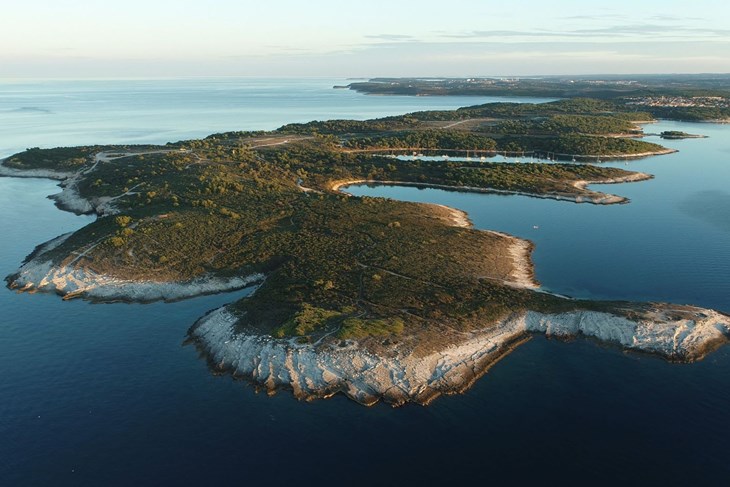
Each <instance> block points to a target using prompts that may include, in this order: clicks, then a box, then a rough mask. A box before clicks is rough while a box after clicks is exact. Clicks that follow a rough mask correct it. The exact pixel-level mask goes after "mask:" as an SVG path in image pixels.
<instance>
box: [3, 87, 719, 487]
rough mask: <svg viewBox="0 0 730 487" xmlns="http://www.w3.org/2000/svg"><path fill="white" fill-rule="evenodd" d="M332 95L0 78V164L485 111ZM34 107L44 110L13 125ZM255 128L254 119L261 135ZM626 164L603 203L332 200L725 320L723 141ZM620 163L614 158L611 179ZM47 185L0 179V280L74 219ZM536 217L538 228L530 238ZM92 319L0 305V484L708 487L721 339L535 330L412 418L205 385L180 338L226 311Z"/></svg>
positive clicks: (430, 194)
mask: <svg viewBox="0 0 730 487" xmlns="http://www.w3.org/2000/svg"><path fill="white" fill-rule="evenodd" d="M342 83H343V80H309V81H304V82H299V81H292V80H207V81H206V80H193V81H191V80H184V81H134V82H129V81H126V82H120V81H115V82H110V81H105V82H102V81H97V82H32V83H31V82H22V83H21V82H14V83H9V82H6V83H0V124H1V125H2V128H3V130H2V131H0V155H7V154H9V153H11V152H13V151H14V150H18V149H22V148H24V147H27V146H53V145H59V144H67V145H73V144H79V143H90V142H105V143H108V142H119V141H127V142H165V141H167V140H177V139H180V138H185V137H191V136H202V135H205V134H207V133H208V132H214V131H219V130H235V129H242V128H245V129H252V128H272V127H274V126H277V125H280V124H283V123H286V122H288V121H304V120H308V119H311V118H338V117H357V118H367V117H371V116H381V115H388V114H395V113H401V112H405V111H409V110H415V109H430V108H451V107H456V106H459V105H465V104H474V103H479V102H483V101H485V100H484V99H473V98H470V99H466V100H465V99H463V98H428V99H425V98H400V97H393V98H390V97H387V98H386V97H366V96H362V95H357V94H354V93H351V92H348V91H342V90H330V89H329V87H330V86H331V85H333V84H342ZM24 107H25V108H32V107H36V108H39V109H43V110H47V111H42V110H21V109H22V108H24ZM259 122H260V123H259ZM659 129H680V130H686V131H689V132H695V133H697V132H699V133H704V134H707V135H710V136H711V137H710V138H708V139H699V140H684V141H672V142H667V145H671V146H673V147H677V148H679V149H680V151H681V152H679V153H677V154H674V155H670V156H663V157H656V158H651V159H646V160H643V161H637V162H632V163H630V166H629V167H630V168H631V169H638V170H642V171H646V172H650V173H652V174H655V175H656V178H655V179H654V180H652V181H649V182H643V183H635V184H624V185H614V186H605V187H603V188H605V189H606V190H608V191H611V192H615V193H617V194H622V195H626V196H629V197H630V198H631V199H632V202H631V204H629V205H619V206H610V207H598V206H592V205H576V204H572V203H565V202H554V201H550V200H539V199H531V198H524V197H513V196H491V195H472V194H465V193H449V192H443V191H436V190H416V189H412V188H388V187H379V188H366V187H363V188H361V189H357V188H351V189H350V191H353V192H354V191H358V192H359V193H360V194H370V195H376V194H377V195H382V196H388V197H393V198H400V199H409V200H420V201H431V202H439V203H444V204H449V205H452V206H456V207H459V208H462V209H464V210H467V211H468V212H469V213H470V216H471V217H472V219H473V220H474V222H475V224H476V225H477V226H478V227H482V228H492V229H496V230H501V231H506V232H510V233H513V234H515V235H519V236H522V237H527V238H530V239H532V240H533V241H534V242H535V243H536V250H535V255H534V260H535V263H536V266H537V276H538V278H539V279H540V280H541V281H542V283H543V284H544V286H545V287H546V288H549V289H552V290H554V291H557V292H562V293H566V294H571V295H576V296H585V297H598V298H610V299H640V300H663V301H673V302H682V303H685V302H686V303H694V304H699V305H703V306H709V307H714V308H718V309H720V310H724V311H730V273H729V272H728V271H729V270H730V192H729V190H728V188H727V185H728V183H729V182H730V126H717V125H709V124H696V125H689V124H675V123H666V122H665V123H662V124H661V125H660V126H659V127H657V126H649V127H647V131H648V132H655V131H659ZM620 166H621V167H625V166H623V164H620ZM54 191H56V188H55V185H54V183H53V182H50V181H47V180H38V179H27V180H20V179H9V178H0V211H2V216H3V218H0V274H2V275H3V276H4V275H7V274H9V273H11V272H13V271H14V270H15V268H16V267H17V266H18V264H19V263H20V262H21V261H22V259H23V258H24V256H25V255H26V254H27V253H29V252H30V251H31V250H32V249H33V247H34V246H35V245H37V244H38V243H41V242H43V241H46V240H48V239H50V238H52V237H55V236H56V235H58V234H60V233H64V232H66V231H70V230H73V229H75V228H78V227H80V226H82V225H83V224H84V223H85V222H87V221H89V219H88V218H87V217H76V216H73V215H70V214H67V213H63V212H60V211H59V210H57V209H55V207H54V206H53V205H52V203H51V202H50V201H49V200H47V199H45V196H46V195H48V194H51V193H53V192H54ZM533 225H538V226H539V229H533ZM240 294H241V293H238V294H235V295H219V296H212V297H204V298H198V299H192V300H188V301H183V302H179V303H174V304H162V303H158V304H149V305H129V304H106V305H100V304H96V305H94V304H90V303H87V302H83V301H70V302H64V301H62V300H60V299H59V298H58V297H56V296H52V295H42V294H36V295H28V294H16V293H14V292H11V291H9V290H4V291H2V290H0V485H3V486H5V485H8V486H15V485H33V486H35V485H93V486H97V485H255V484H261V485H283V484H289V483H291V482H296V485H314V484H322V483H324V484H334V483H337V484H341V485H410V484H421V485H438V484H447V483H448V484H453V483H457V482H467V481H469V482H473V483H477V482H478V483H479V484H492V483H505V482H506V483H509V484H510V485H512V484H522V483H528V482H530V483H538V482H539V483H544V484H547V485H554V484H557V483H561V484H564V485H585V484H587V485H591V484H593V485H596V484H597V485H601V484H616V483H618V482H622V483H623V484H626V485H635V484H640V483H641V484H648V485H657V484H663V485H677V484H685V483H691V484H692V485H727V481H728V480H727V479H728V478H730V419H728V416H727V413H728V410H730V347H725V348H723V349H721V350H720V351H718V352H716V353H715V354H713V355H711V356H710V357H708V358H707V359H705V360H704V361H702V362H699V363H697V364H691V365H673V364H668V363H665V362H663V361H661V360H659V359H655V358H652V357H648V356H643V355H635V354H626V353H623V352H621V351H620V350H617V349H613V348H605V347H601V346H598V345H596V344H594V343H591V342H588V341H584V340H577V341H574V342H571V343H563V342H559V341H554V340H547V339H545V338H542V337H536V338H534V339H533V340H531V341H530V342H528V343H527V344H525V345H523V346H522V347H520V348H519V349H518V350H516V351H515V352H514V353H512V354H511V355H510V356H508V357H507V358H506V359H504V360H503V361H501V362H500V363H498V364H497V365H496V366H495V367H494V368H493V369H492V370H491V371H490V372H489V373H488V374H487V375H486V376H485V377H484V378H483V379H481V380H480V381H479V382H478V383H477V384H476V385H475V387H474V388H472V389H471V390H470V391H469V392H468V393H466V394H464V395H461V396H453V397H447V398H442V399H439V400H437V401H436V402H435V403H434V404H432V405H431V406H429V407H425V408H424V407H420V406H407V407H403V408H400V409H391V408H390V407H388V406H376V407H373V408H364V407H362V406H359V405H357V404H354V403H352V402H350V401H348V400H346V399H344V398H341V397H336V398H333V399H330V400H326V401H317V402H314V403H302V402H298V401H296V400H295V399H293V398H292V397H291V395H289V394H288V393H280V394H278V395H276V396H274V397H267V396H266V395H263V394H257V393H256V392H255V391H254V390H253V388H251V387H249V386H248V385H246V384H245V383H242V382H236V381H233V380H231V379H230V378H229V377H225V376H224V377H216V376H214V375H212V374H211V373H210V372H209V370H208V369H207V366H206V364H205V362H204V361H203V360H201V359H200V358H199V357H198V354H197V352H196V350H195V349H194V348H193V347H191V346H184V345H183V340H184V338H185V334H186V331H187V328H188V327H189V326H190V325H191V324H192V323H193V322H194V321H195V319H196V318H198V317H199V316H200V315H202V314H203V313H205V312H206V311H207V310H209V309H212V308H215V307H218V306H220V305H222V304H224V303H226V302H229V301H231V300H234V299H236V298H237V297H238V296H240Z"/></svg>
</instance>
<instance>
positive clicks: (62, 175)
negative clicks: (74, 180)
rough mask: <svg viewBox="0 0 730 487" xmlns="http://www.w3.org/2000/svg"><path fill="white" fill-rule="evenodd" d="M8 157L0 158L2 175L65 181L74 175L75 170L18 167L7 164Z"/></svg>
mask: <svg viewBox="0 0 730 487" xmlns="http://www.w3.org/2000/svg"><path fill="white" fill-rule="evenodd" d="M7 160H8V158H7V157H6V158H4V159H0V177H8V178H40V179H53V180H56V181H63V180H65V179H67V178H70V177H72V176H74V175H75V174H77V173H75V172H58V171H51V170H49V169H16V168H14V167H8V166H6V165H5V161H7Z"/></svg>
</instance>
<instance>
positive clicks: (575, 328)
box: [190, 305, 730, 405]
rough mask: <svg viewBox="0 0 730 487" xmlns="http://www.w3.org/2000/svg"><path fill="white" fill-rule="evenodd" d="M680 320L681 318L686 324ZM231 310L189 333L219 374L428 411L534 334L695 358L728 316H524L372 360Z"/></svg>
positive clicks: (666, 312) (726, 328) (710, 345)
mask: <svg viewBox="0 0 730 487" xmlns="http://www.w3.org/2000/svg"><path fill="white" fill-rule="evenodd" d="M680 316H681V317H680ZM237 321H238V320H237V318H236V316H235V315H234V314H232V313H231V312H229V311H228V310H227V309H226V308H225V307H223V308H219V309H217V310H214V311H212V312H210V313H209V314H208V315H206V316H205V317H203V318H201V319H200V320H199V321H198V322H197V323H196V324H195V325H194V326H193V327H192V328H191V329H190V336H191V338H192V339H193V340H194V341H195V342H196V344H197V346H198V347H199V348H200V349H201V350H202V351H203V352H204V353H205V355H206V356H207V358H208V360H209V363H210V364H211V366H212V367H213V368H215V369H216V370H218V371H222V372H229V373H231V374H233V375H234V376H235V377H241V378H245V379H249V380H251V381H252V382H254V383H255V384H257V385H259V386H262V387H265V388H267V389H268V390H270V391H274V390H276V389H278V388H287V389H291V390H292V391H293V392H294V394H295V395H296V396H297V397H299V398H302V399H311V398H321V397H328V396H330V395H332V394H336V393H343V394H345V395H347V396H348V397H350V398H352V399H354V400H355V401H358V402H360V403H363V404H367V405H370V404H374V403H376V402H377V401H378V400H380V399H383V400H385V401H387V402H389V403H392V404H394V405H400V404H403V403H406V402H417V403H421V404H427V403H428V402H430V401H432V400H433V399H434V398H436V397H438V396H439V395H442V394H450V393H456V392H461V391H463V390H465V389H466V388H468V387H469V386H470V385H471V384H472V383H473V382H474V381H475V380H476V379H477V378H478V377H479V376H481V375H482V374H483V373H484V372H485V371H486V370H487V369H488V367H489V366H490V365H491V364H493V363H494V362H495V361H496V360H498V359H499V358H500V357H501V356H503V355H504V354H505V353H508V352H509V351H510V350H511V349H512V348H513V347H514V346H515V345H516V344H517V343H519V341H520V340H521V339H522V338H525V337H526V336H527V335H528V334H529V333H531V332H539V333H545V334H547V335H549V336H558V337H570V336H578V335H584V336H588V337H593V338H596V339H599V340H601V341H604V342H606V343H611V344H616V345H619V346H622V347H624V348H627V349H631V350H638V351H643V352H650V353H656V354H660V355H662V356H664V357H665V358H668V359H670V360H677V361H692V360H697V359H700V358H702V357H703V356H704V355H705V354H706V353H708V352H709V351H711V350H713V349H715V348H716V347H718V346H720V345H721V344H722V343H725V342H726V341H727V340H728V336H730V318H729V317H727V316H725V315H722V314H720V313H717V312H715V311H711V310H705V309H700V308H690V307H684V306H683V307H677V306H674V305H657V306H656V308H655V310H654V311H651V312H645V314H644V315H643V317H642V319H640V320H637V321H632V320H630V319H627V318H625V317H622V316H618V315H614V314H610V313H602V312H595V311H575V312H570V313H562V314H543V313H537V312H532V311H527V312H523V313H519V314H515V315H513V316H511V317H510V318H508V319H506V320H504V321H502V322H500V323H498V324H496V325H495V326H491V327H489V328H486V329H483V330H480V331H477V332H474V333H472V334H470V336H469V337H467V338H463V339H460V340H459V341H455V342H453V343H451V344H446V345H445V346H444V347H443V349H441V350H439V351H437V352H433V353H430V354H426V355H423V356H419V355H417V354H414V353H411V352H409V351H408V350H399V349H397V348H396V349H393V351H392V353H390V354H388V355H387V356H381V355H382V354H379V355H375V354H373V353H371V352H369V351H368V350H367V349H366V348H363V347H361V346H359V345H358V344H357V343H355V342H347V343H345V345H344V346H343V343H342V342H339V341H338V340H334V339H332V340H325V341H323V342H322V343H319V344H299V343H297V342H296V341H295V340H285V339H275V338H272V337H270V336H267V335H261V334H259V333H255V332H250V333H247V332H244V331H241V330H239V329H238V328H237V326H236V322H237Z"/></svg>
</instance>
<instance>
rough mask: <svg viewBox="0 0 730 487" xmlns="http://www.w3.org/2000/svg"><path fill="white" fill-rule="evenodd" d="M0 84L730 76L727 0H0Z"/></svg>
mask: <svg viewBox="0 0 730 487" xmlns="http://www.w3.org/2000/svg"><path fill="white" fill-rule="evenodd" d="M0 12H2V15H1V16H0V29H1V31H0V32H1V34H0V78H19V77H44V78H105V77H180V76H321V77H374V76H527V75H550V74H639V73H700V72H705V73H708V72H713V73H718V72H722V73H727V72H730V2H727V0H723V1H714V0H683V1H674V0H663V1H655V0H631V1H628V0H613V1H610V2H595V1H593V2H591V1H587V0H581V1H574V0H555V1H527V0H511V1H509V2H507V1H504V0H502V1H492V0H440V1H434V0H417V1H412V0H403V1H397V0H390V1H382V0H367V1H361V2H349V1H346V0H337V1H330V0H322V1H317V0H309V1H302V0H299V1H294V0H253V1H252V0H206V1H201V0H124V1H105V0H96V1H90V0H87V1H81V0H77V1H69V0H0Z"/></svg>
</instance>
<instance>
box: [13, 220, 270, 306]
mask: <svg viewBox="0 0 730 487" xmlns="http://www.w3.org/2000/svg"><path fill="white" fill-rule="evenodd" d="M70 235H71V234H70V233H68V234H65V235H61V236H59V237H56V238H55V239H53V240H51V241H49V242H46V243H45V244H42V245H39V246H38V247H36V249H35V250H34V251H33V252H32V253H31V254H30V255H29V256H28V257H27V258H26V260H25V262H24V263H23V264H22V265H21V267H20V268H19V269H18V270H17V271H16V272H15V273H14V274H11V275H10V276H8V277H6V278H5V280H6V282H7V283H8V287H9V288H11V289H16V290H18V291H20V292H53V293H56V294H59V295H61V296H63V297H64V299H71V298H76V297H81V298H85V299H90V300H94V301H128V302H138V303H147V302H152V301H177V300H181V299H186V298H192V297H195V296H201V295H206V294H216V293H221V292H228V291H237V290H239V289H244V288H246V287H251V286H253V285H255V284H260V283H261V282H263V280H264V275H263V274H258V273H257V274H251V275H248V276H243V277H226V278H224V277H216V276H201V277H198V278H196V279H192V280H188V281H153V280H133V279H122V278H118V277H112V276H106V275H103V274H98V273H96V272H94V271H92V270H91V269H87V268H83V267H76V266H74V263H73V262H71V263H69V264H68V265H59V264H56V263H54V261H53V259H51V258H49V257H48V255H47V254H48V252H49V251H51V250H52V249H54V248H56V247H58V246H59V245H61V244H62V243H63V242H64V241H65V240H66V239H67V238H68V237H69V236H70Z"/></svg>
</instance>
